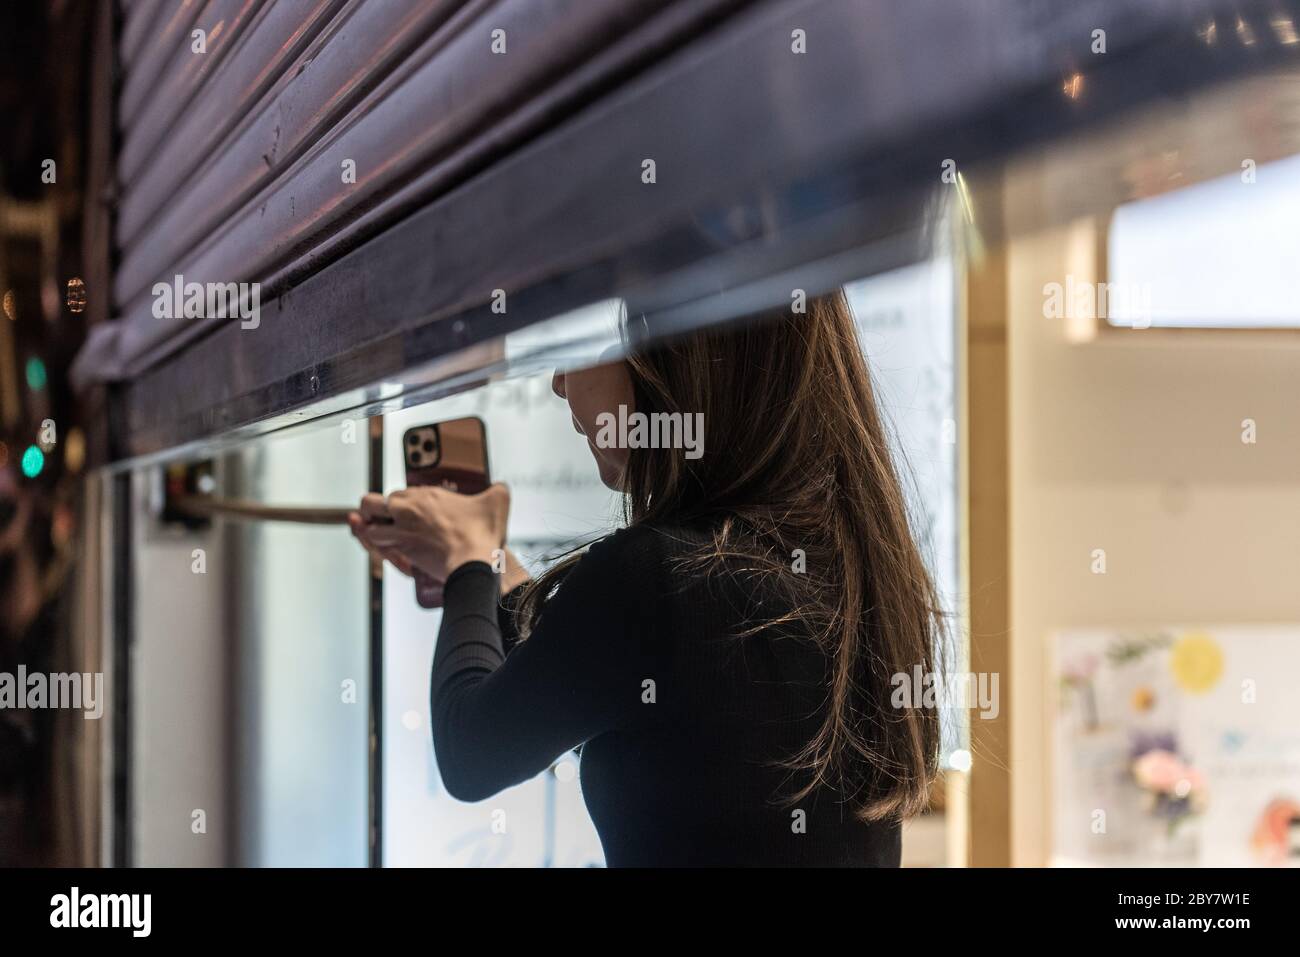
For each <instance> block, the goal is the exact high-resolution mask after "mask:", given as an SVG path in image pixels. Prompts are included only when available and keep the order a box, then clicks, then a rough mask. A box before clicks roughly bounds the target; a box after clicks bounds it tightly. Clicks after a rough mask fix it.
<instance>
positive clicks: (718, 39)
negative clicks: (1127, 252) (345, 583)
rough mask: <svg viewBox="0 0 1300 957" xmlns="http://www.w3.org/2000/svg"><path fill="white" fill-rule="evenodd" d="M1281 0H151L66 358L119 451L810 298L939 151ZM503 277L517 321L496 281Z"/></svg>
mask: <svg viewBox="0 0 1300 957" xmlns="http://www.w3.org/2000/svg"><path fill="white" fill-rule="evenodd" d="M1285 4H1286V6H1288V7H1289V8H1291V9H1293V10H1294V9H1297V8H1300V4H1298V3H1297V0H1285ZM1229 7H1231V9H1230V10H1229ZM1275 9H1276V4H1274V3H1272V2H1266V0H1259V2H1257V3H1251V2H1241V3H1234V4H1230V5H1229V4H1226V3H1224V4H1219V3H1215V2H1212V0H1206V2H1205V3H1203V4H1199V5H1189V4H1187V3H1185V2H1183V0H1092V2H1087V3H1078V4H1059V3H1052V2H1043V0H982V2H980V3H973V4H954V3H951V2H950V0H911V2H908V3H895V2H892V0H364V2H362V0H292V2H286V0H280V2H275V3H270V2H259V0H209V2H207V3H199V2H196V0H180V2H158V0H135V2H132V3H130V4H129V5H127V6H126V7H125V9H124V14H123V16H122V17H120V18H119V20H120V23H119V31H118V34H117V53H118V63H119V69H120V70H121V71H122V77H121V82H120V84H119V86H118V91H117V101H116V104H117V125H118V145H119V148H118V150H117V153H116V158H115V166H116V206H115V217H116V218H115V223H114V228H113V238H114V247H115V248H114V252H115V256H116V269H115V271H114V274H113V279H112V284H111V285H112V296H111V313H112V315H113V316H114V317H116V318H115V319H113V320H112V321H110V322H105V323H100V324H98V325H97V326H95V327H94V328H92V330H91V333H92V334H91V337H90V339H89V341H88V343H87V346H86V348H85V349H84V350H83V352H82V354H81V355H80V356H79V358H78V362H77V364H76V367H75V370H74V373H75V377H76V379H77V381H78V382H79V383H80V384H81V385H83V386H88V385H92V384H95V383H110V384H113V388H112V389H111V398H112V410H113V412H114V414H113V415H112V416H111V417H110V418H111V421H112V422H113V429H114V433H113V435H112V436H110V440H111V451H112V455H113V456H114V457H116V458H127V457H133V456H141V455H149V454H153V453H159V452H162V451H164V450H167V449H174V448H176V447H177V446H180V445H182V444H185V443H192V442H195V441H200V440H204V439H208V438H211V437H212V436H214V435H216V434H218V433H225V432H228V431H230V430H236V429H257V430H263V429H266V428H274V427H277V426H278V425H279V424H284V423H285V422H286V421H289V420H286V418H285V417H286V416H287V415H291V414H292V415H295V416H296V415H301V414H302V413H300V412H297V411H296V410H299V409H302V408H303V407H306V406H309V405H310V406H311V408H312V411H311V412H309V413H307V414H318V413H321V412H326V411H330V410H331V409H338V408H345V407H361V408H364V407H365V405H366V403H367V402H368V401H370V400H372V399H373V395H372V393H371V392H368V391H366V390H367V387H369V386H373V385H374V384H375V383H377V382H379V381H380V380H381V379H382V380H385V381H390V382H391V381H397V382H398V383H400V384H403V385H407V386H409V385H411V384H412V383H413V382H418V381H420V380H419V379H418V378H411V377H408V376H407V373H408V372H410V370H412V369H413V368H414V367H416V366H419V365H420V364H422V363H429V362H431V361H433V360H437V359H439V357H442V356H445V355H447V354H448V353H451V352H455V351H456V350H459V349H462V348H464V347H465V346H468V345H471V344H473V343H475V342H481V341H485V340H486V339H488V338H490V337H495V336H500V335H502V334H503V333H506V332H509V331H511V330H512V329H515V328H519V327H520V326H523V325H527V324H529V323H531V322H535V321H538V320H540V319H544V318H547V317H548V316H549V315H553V314H554V313H556V312H559V311H562V310H564V309H571V308H574V307H576V306H579V305H582V304H584V303H586V302H591V301H594V300H596V299H601V298H605V297H608V296H613V295H617V296H621V297H624V298H625V299H626V300H627V301H628V303H629V308H636V309H638V310H640V311H642V312H647V313H649V312H652V311H663V312H667V313H672V312H674V311H676V312H683V311H690V312H691V313H692V314H693V315H694V316H695V317H697V318H698V317H699V316H701V315H705V316H714V317H717V318H721V317H723V316H724V315H726V314H728V313H730V314H733V315H734V314H736V312H738V311H740V310H744V309H752V308H760V307H765V306H769V305H773V304H776V303H778V302H781V301H788V295H789V288H790V285H791V283H790V282H788V281H786V280H788V279H789V277H790V274H791V272H792V271H794V270H803V272H801V273H800V282H799V283H798V285H800V286H802V287H806V288H808V289H809V291H810V292H812V291H816V288H815V287H819V286H820V287H824V288H829V287H830V286H833V285H835V284H837V283H839V282H842V281H845V280H847V279H850V278H854V277H855V276H858V275H862V274H865V273H867V272H870V271H873V270H875V269H879V268H887V267H888V266H890V265H897V264H899V263H901V262H904V261H908V260H911V259H915V258H918V257H919V256H920V255H922V254H923V252H924V247H925V244H926V242H927V239H928V237H927V236H926V235H925V229H926V221H925V217H924V216H923V215H922V211H923V210H924V209H925V204H926V202H927V197H928V196H930V195H931V194H932V193H933V191H934V189H935V185H936V183H937V181H938V172H937V171H938V170H939V169H940V164H941V163H942V162H943V161H944V159H945V158H948V157H954V156H956V157H960V158H961V162H962V163H963V166H964V167H965V168H967V169H970V168H972V166H973V164H975V163H977V162H978V161H980V160H982V159H989V158H996V157H998V156H1001V155H1004V154H1005V153H1006V152H1007V151H1009V150H1011V149H1014V148H1016V147H1018V146H1021V145H1023V144H1025V143H1027V142H1031V141H1034V140H1035V139H1040V138H1043V137H1047V136H1054V135H1059V134H1060V133H1061V132H1063V131H1068V130H1070V129H1072V128H1075V127H1077V126H1079V125H1081V124H1083V123H1087V122H1092V121H1094V120H1096V119H1099V118H1101V117H1104V116H1105V115H1108V114H1111V113H1114V112H1117V111H1119V110H1121V109H1126V108H1130V107H1132V106H1134V105H1136V104H1135V103H1134V101H1133V100H1132V96H1131V90H1132V89H1133V88H1134V85H1133V82H1132V81H1133V79H1134V78H1135V75H1136V74H1137V73H1144V74H1146V75H1144V76H1143V77H1142V79H1143V82H1142V83H1141V84H1138V88H1140V89H1143V90H1148V91H1154V90H1161V89H1163V90H1164V91H1165V92H1167V93H1176V92H1177V91H1180V90H1186V89H1189V88H1191V87H1194V86H1196V85H1198V84H1200V83H1204V82H1207V81H1208V80H1211V79H1215V78H1217V77H1222V76H1224V75H1226V74H1227V73H1229V72H1241V71H1243V70H1245V69H1247V68H1256V67H1260V66H1262V65H1264V64H1266V63H1268V62H1270V60H1274V61H1275V60H1276V59H1278V58H1281V57H1282V56H1286V55H1291V56H1293V55H1294V53H1295V50H1294V49H1285V50H1284V49H1282V48H1281V47H1280V46H1278V45H1276V44H1270V45H1269V46H1268V47H1267V48H1264V45H1263V44H1257V45H1256V46H1255V48H1254V49H1252V50H1250V51H1230V50H1224V49H1215V50H1210V49H1208V48H1207V47H1206V46H1205V44H1204V43H1202V42H1201V41H1200V40H1199V39H1198V30H1201V29H1202V28H1203V26H1204V22H1205V20H1206V17H1211V16H1214V15H1216V10H1217V11H1219V12H1220V13H1221V14H1222V15H1224V16H1228V15H1230V16H1231V17H1233V18H1237V17H1245V18H1247V19H1250V20H1251V22H1256V21H1258V23H1259V26H1260V29H1259V31H1258V35H1259V36H1261V37H1267V36H1270V34H1269V33H1268V31H1267V29H1266V27H1267V24H1268V22H1269V20H1268V18H1269V17H1270V16H1272V15H1274V14H1273V12H1274V11H1275ZM1099 22H1105V23H1106V24H1107V25H1108V28H1109V31H1110V48H1109V51H1110V52H1109V53H1108V54H1107V56H1106V57H1105V58H1099V59H1098V60H1096V61H1095V62H1087V63H1086V64H1084V61H1083V60H1082V53H1080V55H1079V58H1078V59H1079V62H1080V63H1081V64H1083V65H1086V67H1087V69H1088V70H1089V73H1088V89H1089V98H1088V103H1087V105H1086V107H1084V106H1081V105H1080V104H1079V103H1075V102H1072V101H1071V100H1070V98H1068V97H1065V96H1062V86H1061V84H1062V77H1061V75H1060V74H1059V64H1060V63H1061V62H1068V61H1069V60H1070V58H1071V57H1072V56H1074V52H1073V51H1083V52H1086V51H1087V37H1088V35H1089V33H1090V31H1091V29H1092V28H1093V27H1094V26H1095V25H1096V24H1097V23H1099ZM198 29H202V30H205V31H206V38H207V50H206V52H205V53H203V54H195V53H193V52H191V37H192V31H194V30H198ZM494 31H503V33H501V34H494ZM795 31H802V32H803V35H804V36H805V37H806V42H807V50H808V52H807V55H805V56H798V55H792V52H793V51H792V46H791V40H792V35H793V34H794V32H795ZM494 36H497V37H499V36H504V38H505V43H506V50H505V52H504V54H502V53H500V52H494V51H493V39H494ZM1081 37H1082V38H1083V39H1082V40H1081V39H1080V38H1081ZM1062 51H1065V52H1064V53H1063V52H1062ZM1138 52H1140V53H1141V56H1132V55H1129V54H1134V53H1138ZM1081 68H1082V66H1081ZM1152 70H1160V71H1162V72H1161V77H1160V82H1159V83H1156V82H1153V81H1151V80H1150V76H1149V74H1150V72H1151V71H1152ZM1027 116H1028V117H1031V118H1032V122H1026V121H1025V120H1024V117H1027ZM1013 118H1014V119H1013ZM646 158H654V159H655V161H656V162H657V164H658V170H659V176H658V181H657V183H656V184H655V185H654V187H653V188H652V189H651V188H646V186H645V184H643V183H642V181H641V178H640V173H641V164H642V163H643V161H644V160H645V159H646ZM349 163H351V164H355V169H356V181H355V183H351V182H344V181H343V177H342V175H341V173H342V170H343V168H344V165H345V164H349ZM866 250H870V251H869V252H866ZM811 263H821V264H823V266H825V268H823V269H822V270H821V271H820V272H818V273H817V274H816V275H815V276H813V275H812V274H810V273H808V272H807V269H806V267H808V265H809V264H811ZM826 264H829V265H826ZM178 274H179V275H182V276H183V277H184V279H185V281H187V282H198V283H231V282H256V283H259V284H260V286H261V309H262V314H263V316H265V317H266V320H265V321H264V322H263V323H262V324H261V327H260V328H259V329H257V330H254V331H246V330H243V329H241V328H240V327H239V324H238V323H237V322H232V321H230V320H220V319H193V320H184V321H182V320H162V319H158V318H155V316H154V315H153V305H154V296H153V293H152V290H153V287H154V284H155V283H158V282H171V281H172V279H173V277H174V276H175V275H178ZM774 276H775V277H781V276H784V278H783V279H780V280H779V281H778V280H771V278H770V277H774ZM764 282H766V285H763V283H764ZM782 283H784V285H782ZM496 288H501V289H506V290H509V291H510V295H511V308H510V315H509V316H508V317H502V316H496V315H493V314H491V313H490V312H489V310H488V309H487V308H486V304H487V303H488V301H489V299H490V297H491V294H492V290H493V289H496ZM719 294H722V296H721V298H720V296H719ZM452 319H454V320H455V321H454V322H453V321H448V320H452Z"/></svg>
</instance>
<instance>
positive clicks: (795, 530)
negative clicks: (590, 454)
mask: <svg viewBox="0 0 1300 957" xmlns="http://www.w3.org/2000/svg"><path fill="white" fill-rule="evenodd" d="M630 345H632V346H633V348H632V349H631V351H630V353H629V356H628V358H627V363H628V366H629V367H630V370H631V377H632V381H633V386H634V389H635V394H636V403H637V406H636V408H637V411H643V412H646V413H647V414H651V413H654V412H668V413H674V412H681V413H696V412H702V413H703V414H704V426H705V442H704V450H705V451H704V454H703V455H702V456H700V457H698V458H695V459H688V458H686V456H685V454H684V451H683V450H682V449H676V450H665V449H644V448H642V449H636V448H634V449H631V450H629V458H628V465H627V470H626V472H625V474H624V477H623V488H622V490H623V492H624V493H625V509H626V517H627V522H628V524H629V525H648V526H652V527H654V526H662V527H672V526H674V525H679V526H680V525H683V524H690V525H691V526H694V527H705V528H707V529H709V530H710V532H711V533H712V534H711V537H712V543H711V545H710V546H709V547H708V548H706V549H705V550H703V551H702V552H701V553H699V554H695V555H691V556H689V557H688V558H687V559H686V560H685V563H684V566H685V567H688V568H690V569H693V570H695V571H696V572H703V573H706V574H707V573H709V571H710V570H712V569H717V568H721V567H724V566H726V567H730V568H732V569H734V568H736V567H740V568H742V569H743V572H744V574H746V575H747V576H752V580H753V581H754V583H755V584H757V583H758V582H759V581H760V580H761V582H762V583H763V584H764V585H766V586H767V587H775V588H776V589H777V590H778V593H779V594H781V595H782V596H783V603H784V604H788V607H789V611H788V612H786V613H784V614H782V615H781V617H780V618H779V619H776V620H769V621H763V622H757V623H754V624H753V626H752V627H750V628H747V629H746V630H745V632H744V634H746V635H754V634H759V633H761V632H762V631H763V629H765V628H768V627H770V626H773V625H777V624H787V623H790V622H796V623H803V625H804V626H805V628H806V630H807V632H808V633H809V635H810V636H811V637H812V638H813V639H814V640H815V641H816V642H817V643H818V645H819V646H820V647H821V648H822V650H823V652H824V653H825V654H826V656H827V658H828V660H829V661H830V663H831V666H830V670H829V675H830V678H829V684H828V687H827V701H826V707H825V719H824V721H823V723H822V725H821V727H820V729H819V730H818V732H817V733H816V735H815V736H814V737H813V738H812V739H811V740H810V741H808V742H807V743H806V744H805V745H804V746H803V748H801V749H800V750H799V752H798V753H796V754H794V755H791V756H789V758H788V760H786V761H784V762H783V763H784V764H785V766H786V767H788V768H789V769H790V770H791V771H792V772H794V773H795V774H796V775H797V777H796V780H801V781H803V782H804V783H803V784H802V786H801V787H799V789H798V791H797V792H796V793H795V794H793V796H792V797H791V800H792V801H799V800H801V799H802V798H803V797H805V796H806V795H809V794H811V793H812V792H813V791H814V790H816V789H818V788H820V787H822V786H826V785H830V786H832V787H834V788H835V789H836V790H837V791H838V793H839V795H840V796H841V798H842V799H844V800H847V801H848V802H849V803H850V804H851V805H852V806H853V807H854V808H855V810H856V811H857V813H858V814H859V816H861V817H863V818H864V819H867V820H880V819H893V818H901V817H905V816H908V815H910V814H913V813H915V812H916V811H918V810H920V809H921V808H922V807H923V806H924V805H925V802H926V800H927V797H928V794H929V788H930V785H931V783H932V782H933V779H934V777H935V774H936V772H937V766H938V755H939V733H940V732H939V716H938V711H937V710H936V709H935V708H932V707H931V708H923V707H919V706H918V707H909V708H895V707H892V706H891V701H890V697H891V691H892V688H893V680H894V676H895V675H899V674H903V675H907V676H909V678H910V676H911V674H912V673H913V668H914V667H915V666H917V665H919V666H920V667H921V668H922V670H923V673H925V674H933V673H934V671H935V669H936V664H937V661H936V641H937V640H938V639H939V638H940V636H941V635H943V634H944V633H945V628H944V626H945V618H944V614H943V612H942V609H941V607H940V602H939V600H938V596H937V593H936V590H935V587H934V583H933V581H932V580H931V577H930V574H929V572H928V571H927V569H926V566H925V563H924V561H923V560H922V557H921V554H920V552H919V550H918V548H917V545H916V542H915V540H914V538H913V536H912V531H911V527H910V524H909V519H908V513H907V505H906V501H905V498H904V495H903V491H902V488H901V486H900V483H899V479H898V474H897V472H896V471H895V468H894V464H893V462H892V461H891V457H890V453H889V448H888V444H887V437H886V434H885V429H884V426H883V423H882V421H881V416H880V412H879V410H878V408H877V406H876V400H875V396H874V394H873V390H872V387H871V379H870V376H869V374H868V371H867V365H866V361H865V359H864V357H863V353H862V347H861V345H860V343H859V342H858V337H857V331H856V328H855V326H854V322H853V318H852V315H851V314H850V312H849V308H848V304H847V303H846V302H845V300H844V297H843V294H842V293H838V292H837V293H835V294H833V295H827V296H823V297H821V298H818V299H812V300H809V302H808V304H807V311H806V313H804V314H796V313H794V312H789V311H788V312H785V313H783V314H780V315H777V316H775V317H772V318H769V319H765V320H761V321H751V322H748V323H745V324H742V325H732V326H724V327H720V328H708V329H704V330H702V331H696V332H693V333H689V334H687V335H684V336H681V337H679V338H677V339H674V340H671V341H669V342H667V343H666V344H662V345H657V346H653V347H650V348H646V349H637V348H635V345H636V343H635V342H632V343H630ZM796 549H801V550H802V552H803V556H804V559H803V561H804V562H805V565H806V568H805V569H804V571H803V573H802V574H797V573H795V571H793V570H792V560H793V559H794V553H795V550H796ZM580 557H581V555H572V556H570V557H569V558H568V559H566V560H565V561H563V562H561V563H559V564H558V565H556V566H554V567H553V568H551V569H550V570H549V571H548V572H546V573H545V574H543V575H542V576H540V578H539V579H538V580H537V581H535V582H534V583H533V584H532V585H531V586H530V587H529V589H528V590H527V591H526V592H525V594H524V596H523V598H522V601H521V612H522V619H523V621H524V622H525V623H527V624H526V626H525V628H527V627H528V626H529V625H531V623H532V622H534V621H535V620H536V617H537V615H538V614H539V613H540V610H541V605H542V603H543V602H544V600H545V597H546V596H547V595H549V594H550V593H551V592H552V591H553V590H554V588H556V587H557V586H558V585H559V584H560V582H561V581H562V578H563V575H564V574H565V573H566V571H567V570H568V568H569V567H570V566H571V565H572V563H573V562H574V561H576V560H578V559H579V558H580ZM916 704H918V705H919V703H916Z"/></svg>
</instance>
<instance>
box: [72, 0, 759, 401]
mask: <svg viewBox="0 0 1300 957" xmlns="http://www.w3.org/2000/svg"><path fill="white" fill-rule="evenodd" d="M738 5H739V4H737V3H736V2H734V0H730V2H729V0H713V2H694V3H689V4H673V3H672V2H671V0H617V2H592V0H499V2H493V0H365V2H360V0H293V2H279V3H269V2H262V0H210V2H208V3H200V2H197V0H182V2H180V3H159V2H157V0H137V2H135V3H132V4H130V6H129V7H128V8H127V9H126V14H125V24H124V27H123V30H122V34H121V43H120V58H121V64H122V69H123V70H124V78H123V82H122V84H121V89H120V95H119V97H118V101H117V109H118V121H119V126H120V152H119V154H118V157H117V164H116V165H117V169H116V173H117V182H118V189H119V191H120V196H119V206H118V214H117V220H116V226H115V230H114V239H115V243H116V247H117V256H118V260H117V269H116V272H115V276H114V280H113V289H112V302H113V312H114V315H116V316H118V317H119V319H118V321H116V322H114V323H112V324H110V325H107V326H102V327H99V328H97V329H95V330H93V332H92V341H91V344H90V345H89V347H88V348H87V350H86V352H85V353H84V354H83V357H82V360H81V361H80V362H79V364H78V375H79V376H80V377H81V379H82V381H83V382H84V381H89V380H101V381H102V380H113V379H120V378H129V377H131V376H132V375H134V374H136V373H138V372H139V371H141V370H142V369H145V368H147V367H149V366H150V365H152V364H154V363H156V362H158V361H159V360H160V359H162V358H165V357H166V356H167V355H168V354H169V353H171V352H173V351H175V350H176V349H178V348H180V347H181V346H182V345H184V344H185V343H187V342H189V341H191V340H192V339H193V338H195V337H196V336H200V335H202V334H203V333H204V332H206V331H208V330H209V329H210V328H211V326H212V325H213V324H214V323H215V322H218V321H219V320H203V321H199V322H190V323H185V324H180V323H175V322H166V321H159V320H158V319H157V318H155V317H154V315H153V313H152V305H153V300H154V297H153V295H152V292H151V290H152V288H153V285H154V284H155V283H157V282H170V281H171V280H172V277H173V276H174V275H176V274H179V275H182V276H183V277H184V278H185V280H186V281H187V282H190V281H193V282H198V283H208V282H222V283H227V282H243V281H249V282H251V281H257V282H260V283H261V284H262V289H261V295H262V301H263V302H266V301H267V299H268V298H270V297H273V296H275V295H276V294H277V293H278V292H279V291H280V290H282V289H284V288H286V287H287V286H288V285H290V284H292V283H293V282H295V281H297V280H299V279H301V278H302V277H303V276H305V275H307V274H310V273H311V272H313V271H315V270H316V269H319V268H320V266H322V265H323V264H325V263H327V262H329V261H330V260H332V259H334V258H336V257H337V256H339V255H340V254H341V253H343V252H346V251H347V250H349V249H351V248H354V247H355V246H356V245H357V244H358V243H360V242H362V241H363V240H364V239H365V238H367V237H368V236H371V235H373V234H374V233H375V232H377V231H379V230H382V229H383V228H384V227H385V226H386V225H388V224H390V223H392V222H394V221H395V220H397V219H399V218H401V217H402V216H403V215H404V214H406V213H408V212H409V211H411V210H412V209H415V208H418V207H419V206H420V205H422V204H424V203H427V202H428V201H429V200H430V199H431V198H433V197H435V196H437V195H438V194H439V193H442V192H445V191H447V190H449V189H451V188H453V187H454V186H455V185H456V184H457V183H458V182H461V181H463V180H464V179H465V178H467V177H469V176H471V175H472V174H473V173H474V172H476V171H477V170H480V169H482V168H483V167H484V166H485V165H487V164H490V163H491V161H492V160H493V158H494V157H497V156H499V155H501V154H502V153H503V152H505V151H506V150H508V149H509V148H510V147H511V146H512V145H515V144H517V143H518V142H520V141H522V140H523V139H525V138H527V137H528V136H529V135H532V134H534V133H536V132H537V131H538V130H540V129H544V128H545V126H546V124H548V123H550V122H554V121H555V119H556V118H557V117H559V116H562V115H563V114H564V113H565V112H567V111H569V110H571V109H572V108H573V107H574V106H575V104H578V103H580V102H582V101H583V100H584V99H585V98H589V97H591V96H592V95H593V94H594V93H595V92H597V91H599V90H600V89H601V88H602V86H604V85H608V83H609V82H610V81H611V78H613V77H616V76H618V75H619V73H620V72H623V71H626V70H628V69H629V68H630V67H632V66H634V65H635V64H636V63H637V62H638V60H639V59H640V58H641V57H643V56H645V55H646V54H647V52H648V51H650V50H652V49H654V48H656V47H658V46H660V45H662V44H663V43H664V40H665V29H666V30H667V35H668V36H673V35H680V34H682V33H684V32H685V31H687V30H689V29H691V28H693V27H697V26H698V25H699V24H700V23H701V22H703V21H704V20H706V19H708V18H709V17H712V16H715V15H716V14H717V13H719V12H721V11H724V10H726V9H728V8H734V7H736V6H738ZM674 6H676V7H677V8H679V9H678V10H676V11H670V10H669V8H670V7H674ZM198 30H202V31H203V35H204V37H205V40H206V50H205V52H201V53H199V52H194V39H193V38H194V31H198ZM497 31H503V32H501V33H498V32H497ZM494 41H495V42H496V51H495V52H494ZM502 43H503V44H504V52H501V44H502ZM611 54H612V55H611ZM345 163H351V164H355V169H356V176H355V179H356V181H355V183H351V182H344V177H343V175H342V171H343V168H344V164H345Z"/></svg>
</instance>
